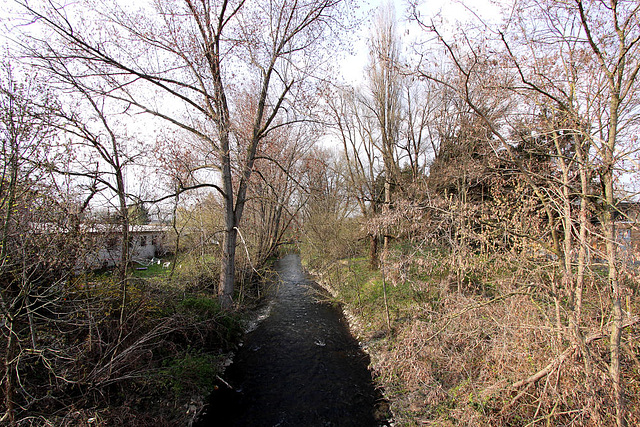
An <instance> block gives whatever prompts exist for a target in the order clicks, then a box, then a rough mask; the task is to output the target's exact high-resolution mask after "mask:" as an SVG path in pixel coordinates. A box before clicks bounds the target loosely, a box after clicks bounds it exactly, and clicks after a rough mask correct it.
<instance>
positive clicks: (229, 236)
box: [218, 218, 238, 310]
mask: <svg viewBox="0 0 640 427" xmlns="http://www.w3.org/2000/svg"><path fill="white" fill-rule="evenodd" d="M237 240H238V229H237V228H236V226H235V224H234V221H233V219H232V218H231V219H227V225H226V229H225V234H224V242H223V247H222V262H221V264H220V284H219V286H218V299H219V301H220V306H221V307H222V308H223V309H224V310H229V309H231V308H232V307H233V291H234V286H235V273H236V242H237Z"/></svg>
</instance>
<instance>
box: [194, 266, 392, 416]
mask: <svg viewBox="0 0 640 427" xmlns="http://www.w3.org/2000/svg"><path fill="white" fill-rule="evenodd" d="M276 269H277V271H278V273H279V275H280V285H279V288H278V292H277V294H276V296H275V300H274V302H273V305H272V306H271V312H270V315H269V317H268V318H266V319H265V320H264V321H263V322H262V323H260V325H259V326H258V327H257V328H256V329H255V330H254V331H252V332H251V333H249V334H248V335H247V337H246V340H245V344H244V346H243V347H241V349H240V350H239V352H238V354H237V355H236V357H235V361H234V363H233V364H232V365H231V366H230V367H229V368H228V369H227V372H226V375H225V378H224V382H221V384H220V385H219V387H218V390H217V391H216V392H214V393H213V394H212V396H211V401H210V403H209V407H208V409H207V412H206V414H205V415H204V417H203V419H202V420H201V421H199V422H198V423H197V425H198V426H256V427H259V426H296V427H298V426H380V425H387V421H386V416H387V409H386V408H387V407H388V405H387V404H386V402H385V401H384V399H383V398H382V396H381V394H380V392H379V391H377V390H376V389H375V386H374V385H373V383H372V381H371V373H370V372H369V370H368V369H367V366H368V363H369V358H368V356H367V355H366V354H365V353H364V352H363V351H362V350H361V349H360V347H359V346H358V343H357V341H356V340H355V339H354V338H353V336H352V335H351V334H350V333H349V330H348V328H347V326H346V323H345V321H344V318H343V316H342V312H341V311H340V309H339V308H337V307H335V306H333V305H332V304H330V303H328V302H326V298H327V295H326V294H325V293H323V292H322V291H321V290H320V289H319V288H318V286H317V285H316V284H314V283H313V282H311V281H309V280H308V279H307V277H306V275H305V274H304V272H303V270H302V266H301V265H300V258H299V257H298V256H297V255H288V256H286V257H285V258H282V259H281V260H280V261H278V263H277V265H276ZM225 383H226V384H228V385H229V386H230V387H231V388H229V387H227V385H226V384H225Z"/></svg>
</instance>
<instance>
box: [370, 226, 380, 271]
mask: <svg viewBox="0 0 640 427" xmlns="http://www.w3.org/2000/svg"><path fill="white" fill-rule="evenodd" d="M369 266H370V267H371V269H372V270H377V269H378V236H376V235H375V234H373V233H371V234H369Z"/></svg>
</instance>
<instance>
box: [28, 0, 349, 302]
mask: <svg viewBox="0 0 640 427" xmlns="http://www.w3.org/2000/svg"><path fill="white" fill-rule="evenodd" d="M20 3H21V4H22V5H23V6H24V8H25V10H27V11H28V13H30V14H31V15H32V16H33V17H34V18H35V19H37V20H39V22H40V23H42V24H43V25H44V26H45V27H46V28H48V29H49V30H50V31H51V32H53V33H55V34H57V36H58V38H59V40H60V42H61V43H60V44H58V45H57V46H56V47H53V44H52V43H48V42H45V41H44V40H40V43H36V44H39V47H38V49H41V50H42V49H44V51H49V52H51V54H55V55H56V56H57V57H63V58H65V60H68V61H73V62H74V63H75V64H77V68H73V72H74V73H75V74H76V75H75V78H76V79H78V80H81V81H83V84H84V85H85V87H87V88H90V89H91V90H92V91H95V92H101V93H103V94H105V95H109V96H111V97H113V98H116V99H118V100H120V101H121V102H124V103H128V104H129V105H130V106H131V108H134V109H135V110H137V111H142V112H145V113H149V114H152V115H155V116H156V117H160V118H162V119H164V120H166V122H167V123H170V124H172V125H175V126H177V127H179V128H181V129H183V130H184V131H186V132H188V133H191V134H193V135H194V136H196V137H197V138H199V139H200V140H201V141H202V142H203V146H206V147H207V151H204V152H202V153H201V154H202V156H201V158H202V162H201V163H200V164H199V165H198V170H199V171H200V175H199V178H200V181H199V182H198V183H196V184H194V186H195V187H203V186H206V187H210V188H213V189H215V190H216V191H217V192H218V193H219V194H220V196H221V197H222V200H223V206H224V221H225V225H224V242H223V250H222V260H221V272H220V285H219V298H220V303H221V304H222V306H223V307H225V308H229V307H231V306H232V297H233V291H234V280H235V253H236V246H237V238H238V230H239V226H240V222H241V220H242V217H243V213H244V208H245V203H246V197H247V191H248V186H249V182H250V178H251V175H252V173H253V169H254V163H255V161H256V155H257V153H258V151H259V150H258V148H259V146H260V144H261V143H262V141H263V140H264V138H265V137H266V136H267V135H268V134H269V133H270V132H271V131H272V130H273V129H274V128H276V127H280V126H285V125H286V124H287V123H289V122H293V121H297V120H300V116H299V114H297V112H296V105H297V103H298V101H299V100H301V99H302V98H301V96H302V95H303V92H304V90H305V84H306V83H307V82H308V80H307V78H308V77H309V76H310V74H311V70H312V66H311V65H312V63H313V62H315V60H316V57H315V56H314V55H318V51H317V50H314V49H313V48H314V46H319V44H320V43H321V42H322V41H323V39H324V38H325V37H326V35H327V33H328V32H330V31H331V30H330V27H331V26H332V25H333V24H338V21H337V18H336V16H337V15H335V11H336V9H337V6H339V4H340V1H339V0H323V1H321V2H298V1H287V0H271V1H269V2H250V1H245V0H238V1H227V0H221V1H209V0H184V1H181V2H167V1H160V2H155V3H154V5H153V7H151V8H149V9H147V10H145V12H144V15H146V16H147V18H146V19H140V17H141V16H144V15H141V14H129V13H127V12H125V11H124V10H123V9H121V8H119V7H118V6H117V4H116V3H115V2H114V4H113V5H112V8H111V9H110V10H107V9H105V10H103V13H102V16H104V17H106V18H104V21H103V22H102V23H101V25H104V27H103V28H104V29H105V30H104V31H107V29H108V31H110V32H111V33H112V38H111V40H112V43H109V44H105V43H103V42H102V40H101V39H100V37H101V36H100V34H99V33H91V32H90V31H86V30H82V29H81V27H80V25H79V23H78V22H74V21H72V20H71V19H70V18H69V15H68V11H67V10H65V9H60V8H54V7H48V8H46V7H43V8H42V9H40V8H36V7H33V6H31V5H30V4H28V3H26V2H20ZM265 28H266V29H268V30H267V31H264V29H265ZM116 35H120V36H122V39H123V40H128V41H129V44H124V43H115V41H113V40H114V38H113V37H115V36H116ZM96 77H97V78H96ZM239 79H240V80H246V81H247V82H252V83H251V84H249V87H250V88H251V92H250V93H251V94H252V96H253V97H255V102H254V103H253V104H252V105H253V109H252V110H251V111H246V110H243V109H240V108H238V101H237V96H238V95H240V97H243V96H244V93H242V91H241V90H240V91H239V90H237V89H239V85H237V84H236V82H237V81H238V80H239ZM145 88H146V90H148V91H157V92H158V93H160V94H162V95H163V96H165V97H167V98H172V99H173V100H174V101H177V102H180V103H181V104H182V105H184V107H185V110H183V111H185V114H180V111H176V110H175V109H173V108H170V107H168V106H167V105H166V103H157V102H156V100H155V99H153V97H149V96H146V95H147V94H145V93H144V92H142V90H144V89H145ZM239 114H242V115H247V114H250V116H249V120H250V121H251V123H252V132H251V133H250V134H249V135H247V136H244V137H245V138H248V140H247V141H240V140H239V139H238V138H241V136H239V135H237V134H236V133H235V132H234V127H235V126H236V123H237V122H238V117H237V116H238V115H239ZM240 147H242V149H240ZM236 150H240V151H238V152H236ZM205 171H209V173H204V172H205ZM234 171H235V172H234ZM212 173H213V175H212ZM236 173H237V174H236ZM216 174H219V175H218V176H219V177H220V181H219V182H220V184H218V183H217V182H216V180H215V179H212V176H213V177H215V175H216ZM236 176H237V179H236V178H235V177H236ZM188 188H189V187H187V188H184V189H183V190H185V189H188Z"/></svg>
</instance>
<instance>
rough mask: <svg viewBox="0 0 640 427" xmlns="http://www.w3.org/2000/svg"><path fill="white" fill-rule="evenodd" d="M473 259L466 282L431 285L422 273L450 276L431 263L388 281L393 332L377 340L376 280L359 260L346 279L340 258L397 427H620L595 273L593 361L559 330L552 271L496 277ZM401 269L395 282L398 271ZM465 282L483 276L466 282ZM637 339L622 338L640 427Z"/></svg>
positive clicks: (630, 399) (506, 269) (590, 324)
mask: <svg viewBox="0 0 640 427" xmlns="http://www.w3.org/2000/svg"><path fill="white" fill-rule="evenodd" d="M436 260H437V257H432V258H431V262H433V261H436ZM471 261H472V260H470V262H469V263H468V266H467V271H466V272H465V274H464V275H462V276H460V275H455V276H454V275H452V274H449V275H447V276H446V277H442V278H440V279H439V280H437V281H431V282H429V281H428V279H425V277H424V275H423V274H421V273H423V272H424V271H425V270H429V271H444V270H446V269H443V268H442V266H441V265H440V266H434V265H429V264H430V262H429V259H428V257H422V258H420V260H419V261H417V262H416V263H414V265H409V266H406V267H407V268H405V269H404V271H408V272H409V273H407V274H406V275H405V277H398V278H397V279H396V280H395V281H393V280H390V282H393V283H395V285H393V284H392V285H391V288H390V290H389V304H390V311H391V313H392V320H393V323H392V326H393V328H392V331H391V333H386V334H379V333H378V331H381V330H382V331H383V330H384V329H385V325H384V322H383V316H381V315H380V313H381V312H382V311H383V310H382V307H383V305H382V300H381V299H380V296H379V293H378V292H376V289H375V287H376V286H379V285H380V283H379V277H378V276H376V274H377V273H375V272H368V273H366V274H365V272H364V270H365V269H366V268H365V265H366V261H365V260H360V261H359V263H360V264H359V265H358V269H360V270H362V271H358V270H357V269H356V273H355V274H351V275H350V273H349V269H350V270H351V271H352V272H353V271H354V266H353V261H351V262H344V261H343V262H342V263H338V264H335V265H334V266H333V267H332V268H333V269H334V270H333V273H332V274H329V277H327V280H329V281H331V282H332V283H333V287H334V290H336V292H337V295H338V297H339V298H340V299H342V300H346V302H347V306H348V307H349V309H350V312H351V313H352V315H353V316H355V317H356V322H354V323H356V324H357V325H359V327H360V330H359V331H358V333H359V335H360V336H361V338H362V339H363V340H365V341H366V343H365V345H366V346H367V348H368V350H369V352H370V353H371V356H372V368H373V370H374V372H375V374H376V376H377V380H378V381H379V382H380V383H381V384H382V385H384V388H385V390H386V393H387V396H388V397H389V399H390V400H391V401H392V410H393V411H394V415H395V418H396V422H397V425H403V426H404V425H407V426H411V425H434V426H436V425H437V426H448V425H464V426H543V425H544V426H547V425H554V426H555V425H562V426H601V425H602V426H607V425H614V424H615V419H614V415H615V414H614V410H613V409H612V408H613V405H612V403H613V400H612V399H613V396H612V391H611V390H612V385H611V381H610V378H609V375H608V365H607V362H608V354H609V349H608V337H607V333H608V329H607V322H608V317H607V316H608V312H607V311H606V307H608V302H607V301H604V300H603V297H602V294H603V292H601V287H602V286H603V284H602V282H601V281H599V277H598V275H597V274H593V275H592V276H591V278H590V283H589V284H590V286H589V287H588V289H587V291H586V293H585V310H584V319H585V320H584V322H583V327H582V329H583V335H584V336H585V339H586V340H587V341H588V344H587V346H586V348H587V349H588V351H587V353H586V355H587V357H585V355H584V354H583V352H581V351H580V349H579V348H578V346H576V345H575V343H573V342H572V341H571V339H570V336H571V335H570V334H569V333H568V331H566V330H560V331H559V330H558V329H557V328H556V327H555V325H556V322H555V318H554V316H555V306H554V304H553V299H552V298H551V297H550V293H549V285H548V283H547V282H546V280H548V278H549V277H551V276H550V275H549V268H550V267H549V266H548V265H543V264H539V265H536V264H533V265H524V264H522V263H512V264H510V265H507V264H508V262H507V261H505V263H504V265H502V267H503V268H499V269H494V270H493V274H492V272H491V271H489V270H488V269H487V266H486V264H487V263H486V260H485V262H483V263H482V265H479V266H478V268H477V270H474V265H473V262H471ZM416 266H417V267H416ZM494 267H495V265H494ZM394 271H395V274H396V275H397V276H399V273H398V271H400V270H399V269H398V268H396V269H394ZM498 271H499V273H498ZM331 277H333V279H332V278H331ZM459 277H475V278H481V279H474V280H466V281H462V282H460V281H459ZM355 278H360V280H361V281H360V283H359V284H358V283H355V282H354V280H355ZM376 278H377V279H376ZM489 283H490V286H489V288H487V284H489ZM358 286H359V289H360V294H359V299H357V298H356V293H355V292H354V288H357V287H358ZM487 289H488V290H487ZM629 301H630V303H629V306H630V308H633V307H635V306H637V300H636V299H634V298H630V299H629ZM563 307H564V306H563ZM563 314H564V312H563ZM629 319H632V317H629ZM639 333H640V331H639V329H638V326H637V324H636V325H634V326H633V327H630V328H627V330H626V332H625V336H624V337H623V339H624V345H623V347H624V349H625V354H624V355H623V369H624V370H623V378H624V382H625V390H626V397H627V411H628V414H627V419H628V422H629V425H640V424H638V423H639V422H640V415H639V414H640V406H639V403H638V402H639V401H640V363H638V356H639V355H640V347H639V346H638V344H637V343H638V339H637V338H638V335H639ZM548 366H551V368H550V369H548V372H544V373H545V374H544V375H541V376H540V377H539V378H536V379H535V380H532V379H531V378H532V375H533V374H535V373H537V372H539V371H541V370H543V369H544V368H545V367H548ZM527 380H528V381H527ZM518 382H520V384H518ZM514 385H515V386H514Z"/></svg>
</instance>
